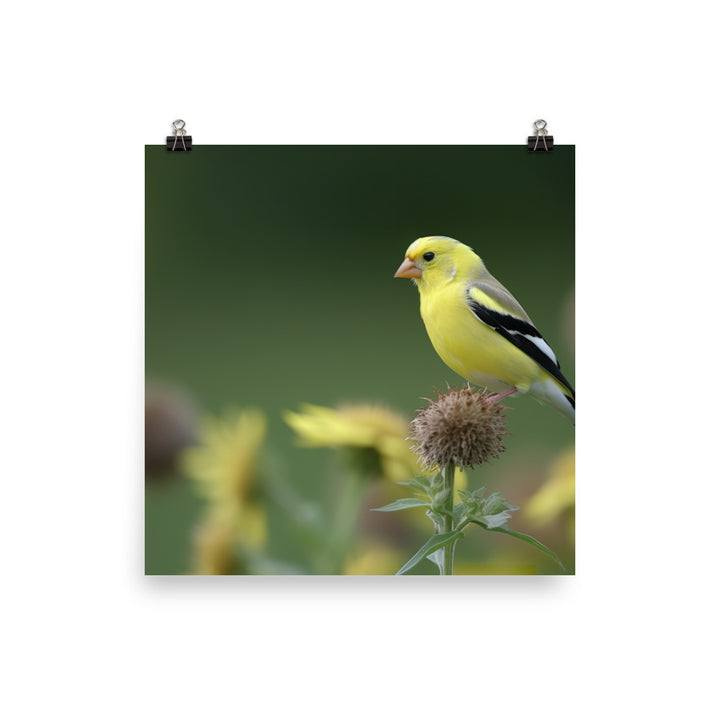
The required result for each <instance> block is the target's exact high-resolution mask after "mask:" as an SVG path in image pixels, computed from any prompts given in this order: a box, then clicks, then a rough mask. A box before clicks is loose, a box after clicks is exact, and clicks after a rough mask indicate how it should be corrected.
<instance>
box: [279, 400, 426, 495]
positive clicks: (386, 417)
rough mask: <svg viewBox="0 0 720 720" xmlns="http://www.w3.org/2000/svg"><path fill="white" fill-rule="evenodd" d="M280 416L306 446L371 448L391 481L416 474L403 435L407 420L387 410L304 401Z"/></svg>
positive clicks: (418, 471) (417, 467)
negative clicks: (297, 409)
mask: <svg viewBox="0 0 720 720" xmlns="http://www.w3.org/2000/svg"><path fill="white" fill-rule="evenodd" d="M283 417H284V419H285V422H286V423H287V424H288V425H289V426H290V427H291V428H292V429H293V430H294V431H295V432H296V433H297V435H298V437H299V438H300V440H301V441H302V444H303V445H305V446H306V447H330V448H338V449H340V448H363V449H369V450H372V451H374V452H375V453H376V454H377V459H378V461H379V467H380V471H381V472H382V475H383V476H384V477H386V478H387V479H388V480H393V481H395V482H401V481H404V480H409V479H410V478H412V477H414V476H415V475H419V474H420V467H419V465H418V462H417V458H416V457H415V455H414V454H413V452H412V451H411V450H410V441H409V440H408V439H407V437H408V434H409V429H408V428H409V426H408V422H407V421H406V420H405V419H404V418H403V417H401V416H400V415H397V414H395V413H394V412H392V411H390V410H387V409H385V408H382V407H378V406H374V405H346V406H343V407H340V408H338V409H337V410H335V409H333V408H327V407H319V406H317V405H307V404H306V405H302V406H301V408H300V412H297V413H294V412H286V413H285V414H284V415H283Z"/></svg>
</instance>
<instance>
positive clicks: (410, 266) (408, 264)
mask: <svg viewBox="0 0 720 720" xmlns="http://www.w3.org/2000/svg"><path fill="white" fill-rule="evenodd" d="M393 277H401V278H419V277H422V270H421V269H420V268H419V267H418V266H417V265H416V264H415V263H414V262H413V261H412V260H411V259H410V258H407V257H406V258H405V259H404V260H403V261H402V265H401V266H400V267H399V268H398V269H397V272H396V273H395V274H394V275H393Z"/></svg>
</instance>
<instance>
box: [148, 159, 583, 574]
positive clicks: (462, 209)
mask: <svg viewBox="0 0 720 720" xmlns="http://www.w3.org/2000/svg"><path fill="white" fill-rule="evenodd" d="M574 184H575V178H574V148H573V147H569V146H557V147H556V149H555V151H554V152H553V153H549V154H542V155H532V154H528V153H527V150H525V149H524V148H523V147H522V146H521V145H518V146H196V147H194V148H193V151H192V152H191V153H187V154H185V153H168V152H167V151H166V150H165V149H164V147H162V146H148V147H146V257H145V260H146V262H145V272H146V311H145V323H146V375H147V377H148V379H149V381H150V382H153V381H161V382H162V383H164V384H166V385H171V386H174V387H176V388H179V392H181V393H182V394H183V396H184V397H185V396H187V397H189V398H190V401H189V402H191V403H192V405H193V407H197V408H200V409H201V410H202V411H203V412H205V413H206V414H210V415H214V416H220V415H221V414H222V413H224V412H225V410H226V408H228V407H232V406H236V407H246V408H247V407H257V408H261V410H262V412H263V414H264V416H265V418H266V420H267V436H266V439H265V442H264V444H263V447H262V450H260V451H259V456H258V480H257V482H258V484H259V486H260V487H266V488H267V490H268V492H267V493H266V494H265V495H263V493H261V494H260V495H261V499H260V500H259V501H258V502H259V503H261V505H259V507H260V506H261V507H262V512H263V513H265V514H266V519H267V544H266V546H265V547H264V548H263V552H265V553H267V558H275V559H277V561H278V563H279V564H277V565H274V564H273V563H272V562H270V561H269V560H267V558H265V559H262V558H260V559H258V558H254V559H253V558H250V557H246V558H245V560H246V561H247V563H249V565H248V567H249V570H248V571H252V572H255V571H257V572H263V571H264V572H273V571H278V572H283V571H287V572H289V571H293V569H296V570H297V569H298V568H306V569H308V571H312V567H313V564H312V558H313V556H314V555H316V554H317V553H318V552H320V551H321V547H322V542H323V538H322V533H323V530H324V529H325V528H327V527H329V523H330V522H331V518H332V516H333V511H334V509H335V508H336V507H337V505H338V502H339V497H340V494H341V488H342V486H343V482H344V479H343V478H344V475H345V471H344V465H343V462H344V461H343V459H342V458H341V456H340V455H338V454H337V453H336V452H335V451H334V450H333V449H331V448H318V449H313V450H308V449H306V448H302V447H300V446H298V444H297V443H296V442H294V439H293V433H292V430H291V428H290V427H288V426H287V425H286V424H285V423H284V422H283V420H282V417H283V413H284V412H286V411H288V410H293V409H294V408H298V407H301V406H302V405H303V404H305V403H312V404H317V405H323V406H334V407H338V408H341V407H343V406H346V405H347V404H353V403H354V404H364V405H378V406H382V407H384V408H390V409H392V410H393V411H396V412H398V413H400V414H402V415H405V416H407V417H410V416H412V414H413V413H414V411H415V410H416V409H417V408H419V407H421V406H422V405H423V404H424V401H423V400H422V399H421V398H423V397H429V396H431V395H432V394H433V388H434V387H437V388H440V387H445V383H446V382H450V383H451V384H455V385H457V384H458V383H459V382H460V378H458V377H457V376H455V375H454V374H453V373H452V371H450V370H449V369H448V368H447V367H446V366H445V365H444V364H443V363H442V361H441V360H440V359H439V358H438V357H437V355H436V354H435V352H434V350H433V349H432V347H431V345H430V342H429V340H428V338H427V335H426V334H425V330H424V327H423V325H422V321H421V319H420V314H419V307H418V297H417V292H416V290H415V289H414V288H413V287H412V286H411V285H410V284H409V283H407V282H406V281H398V280H393V278H392V275H393V272H394V271H395V269H396V267H397V266H398V264H399V262H400V260H402V257H403V255H404V252H405V249H406V248H407V246H408V245H409V244H410V242H412V240H414V239H415V238H417V237H420V236H424V235H430V234H442V235H449V236H452V237H455V238H457V239H458V240H461V241H462V242H465V243H467V244H469V245H471V246H472V247H474V249H475V250H476V251H477V252H478V253H479V254H480V255H481V256H482V257H483V259H484V260H485V262H486V264H487V265H488V267H489V269H490V271H491V272H492V273H493V274H494V275H496V276H497V277H498V278H499V279H500V280H501V282H503V283H505V284H506V285H507V286H508V287H509V288H510V289H511V291H512V292H513V294H514V295H515V296H516V297H517V299H518V300H519V301H520V302H521V303H522V304H523V305H524V307H525V308H526V310H527V311H528V312H529V313H530V315H531V317H532V318H533V320H534V321H535V323H536V325H537V326H538V327H539V329H540V330H541V332H542V333H543V334H544V336H545V337H546V339H547V340H548V342H549V343H550V344H551V346H552V347H553V348H554V350H555V351H556V353H557V355H558V358H559V359H560V363H561V365H562V366H563V371H564V372H565V374H566V375H567V376H568V378H569V380H570V381H571V382H573V380H574V372H573V367H572V360H573V332H574V331H573V312H572V309H573V294H572V293H573V282H574ZM507 404H508V405H510V406H512V407H514V408H515V409H514V410H513V412H512V413H510V417H509V426H510V430H511V432H512V435H510V436H508V437H507V443H506V444H507V447H508V451H507V452H506V453H505V455H504V456H503V457H502V459H501V460H499V461H497V462H496V463H494V464H491V465H487V466H483V467H482V468H478V469H476V470H474V471H469V472H468V473H467V476H468V477H467V483H468V487H469V489H474V488H476V487H479V486H483V487H486V488H487V489H488V490H489V491H496V490H498V491H501V492H502V494H503V496H505V497H507V498H508V499H509V500H510V502H512V503H513V504H515V505H519V506H520V507H521V508H523V507H524V505H525V503H526V502H527V501H528V500H529V499H530V497H532V496H533V495H534V494H535V493H537V492H538V490H539V489H540V488H541V487H542V486H543V484H544V483H545V482H546V481H547V480H549V478H550V477H551V475H553V470H552V467H551V466H552V464H553V461H554V458H555V457H556V456H557V455H558V454H559V453H561V452H564V451H565V450H566V449H567V448H568V447H572V444H573V436H574V431H573V428H572V426H570V425H569V424H568V423H567V421H566V420H565V419H564V418H562V417H561V416H560V415H559V414H557V413H554V412H553V411H552V410H549V409H547V408H543V407H541V406H540V405H538V404H537V403H535V402H534V401H533V400H532V399H530V398H526V397H513V398H509V399H508V401H507ZM172 467H174V466H173V465H172V464H171V468H172ZM173 472H174V474H173ZM393 497H397V493H396V486H394V485H392V484H391V483H390V482H389V481H387V480H382V481H376V482H373V483H371V484H370V485H368V486H367V487H366V489H365V495H364V497H363V499H362V502H363V503H364V506H363V508H361V510H360V514H359V527H358V530H357V533H356V535H357V544H356V545H355V546H354V547H353V549H351V552H350V553H349V554H348V558H347V561H346V566H345V571H346V572H351V571H353V569H354V568H364V570H363V572H367V573H371V572H376V571H378V570H377V568H380V567H386V565H383V563H385V562H386V560H385V559H386V558H387V557H388V556H393V557H394V556H397V557H399V558H401V559H402V558H407V557H408V551H414V549H415V548H416V547H417V539H418V538H419V537H421V535H419V534H418V530H417V527H418V526H419V525H421V524H422V523H421V522H419V521H418V519H417V518H415V519H413V518H412V517H408V518H405V519H403V518H397V517H391V516H392V515H401V513H390V514H389V515H386V516H385V517H379V516H381V515H384V514H383V513H371V512H369V508H370V507H378V506H379V505H382V504H383V503H384V502H387V501H388V499H392V498H393ZM207 506H208V500H207V496H205V497H203V496H202V495H201V494H199V493H198V492H197V487H196V486H193V485H192V484H191V482H190V478H189V477H188V476H187V475H185V474H182V473H179V472H177V470H174V471H173V470H172V469H171V470H170V471H169V474H168V475H167V481H166V482H164V483H151V482H148V483H147V484H146V506H145V524H146V572H147V573H149V574H177V573H185V572H188V571H191V570H192V569H193V563H194V562H197V561H198V555H197V552H198V548H199V547H200V545H201V544H202V543H201V542H200V541H199V540H198V537H200V538H202V536H203V535H202V531H203V528H205V527H206V524H205V523H204V522H203V519H204V518H206V517H207V512H208V507H207ZM413 513H417V514H418V515H419V518H420V520H425V522H427V521H426V519H425V518H424V517H423V515H422V511H420V510H408V511H406V512H405V513H402V514H404V515H408V516H409V515H412V514H413ZM293 514H294V515H295V516H296V517H292V515H293ZM562 520H563V519H562V518H559V519H558V522H555V523H553V522H551V523H549V524H546V525H543V526H542V527H541V528H538V526H537V525H536V524H535V521H534V520H533V518H531V517H530V516H529V515H526V514H524V513H522V512H520V513H518V521H519V522H518V529H519V530H522V531H527V532H533V534H534V535H535V536H536V537H537V538H538V539H539V540H541V541H542V542H544V543H545V544H546V545H548V546H550V547H551V548H552V549H553V550H555V551H556V552H557V553H558V555H559V556H560V557H561V559H562V561H563V563H564V564H565V566H566V567H567V568H568V570H569V571H572V570H573V568H574V542H573V538H572V536H569V535H568V532H567V523H566V522H563V521H562ZM523 523H524V525H523ZM558 525H562V527H561V528H558V527H557V526H558ZM482 535H483V537H482V538H479V537H476V536H473V537H470V536H469V537H468V539H467V540H466V541H464V542H463V547H462V553H461V554H459V555H458V557H457V558H456V562H457V568H458V572H465V571H466V570H467V571H468V572H475V571H476V572H478V573H487V574H492V573H494V572H502V571H503V570H502V568H505V569H506V570H505V571H507V572H518V573H520V572H529V571H530V570H528V568H532V569H534V572H537V573H549V574H554V573H557V572H558V569H557V566H555V565H554V564H553V563H552V561H551V560H548V561H547V562H545V561H544V560H543V559H542V558H538V557H537V555H536V554H535V551H534V550H533V549H532V548H527V550H525V549H524V548H522V547H516V546H515V542H514V540H513V539H512V538H506V537H502V536H497V537H495V536H492V537H487V536H488V535H493V534H492V533H483V534H482ZM224 537H225V536H223V534H222V532H219V531H216V532H215V533H214V534H213V533H210V532H206V533H205V543H206V545H207V546H208V547H209V546H211V545H212V544H213V543H214V544H215V545H216V546H218V547H222V543H223V542H225V539H224ZM199 542H200V545H198V543H199ZM393 554H395V555H393ZM372 557H376V558H385V559H382V560H381V559H378V560H377V568H376V569H375V570H374V569H373V568H374V567H375V566H374V565H373V562H372ZM367 558H371V559H370V560H368V559H367ZM253 563H254V564H253ZM263 568H264V569H263ZM473 568H475V570H473ZM512 568H515V569H514V570H513V569H512ZM523 568H525V570H523ZM298 571H299V570H298ZM434 571H435V568H434V567H433V566H432V565H430V563H427V562H426V563H425V567H423V565H422V564H421V565H418V566H417V567H416V568H414V569H413V572H422V573H429V574H432V573H434Z"/></svg>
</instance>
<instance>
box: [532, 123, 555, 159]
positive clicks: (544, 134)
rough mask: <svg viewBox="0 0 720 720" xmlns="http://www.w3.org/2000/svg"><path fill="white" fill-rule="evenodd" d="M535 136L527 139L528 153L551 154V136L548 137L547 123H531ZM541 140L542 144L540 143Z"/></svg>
mask: <svg viewBox="0 0 720 720" xmlns="http://www.w3.org/2000/svg"><path fill="white" fill-rule="evenodd" d="M533 127H534V128H535V136H534V137H533V136H532V135H530V136H529V137H528V150H529V151H530V152H552V149H553V136H552V135H548V131H547V123H546V122H545V121H544V120H536V121H535V122H534V123H533ZM540 138H542V143H541V142H540Z"/></svg>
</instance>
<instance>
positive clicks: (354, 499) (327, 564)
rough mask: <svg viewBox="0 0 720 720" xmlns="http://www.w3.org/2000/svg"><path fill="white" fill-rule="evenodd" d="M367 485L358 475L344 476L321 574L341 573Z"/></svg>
mask: <svg viewBox="0 0 720 720" xmlns="http://www.w3.org/2000/svg"><path fill="white" fill-rule="evenodd" d="M367 485H368V481H367V478H366V477H365V476H364V475H362V474H360V473H355V472H350V473H348V474H347V475H346V477H345V482H344V483H343V488H342V494H341V495H340V499H339V501H338V504H337V509H336V511H335V516H334V518H333V526H332V530H331V532H330V539H329V543H328V547H327V552H326V554H325V557H324V558H323V560H322V562H321V568H320V573H321V574H323V575H339V574H341V573H342V571H343V566H344V565H345V557H346V555H347V553H348V550H349V549H350V544H351V543H352V539H353V535H354V533H355V526H356V525H357V520H358V513H359V510H360V506H361V504H362V501H363V498H364V497H365V490H366V489H367Z"/></svg>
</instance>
